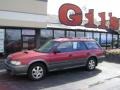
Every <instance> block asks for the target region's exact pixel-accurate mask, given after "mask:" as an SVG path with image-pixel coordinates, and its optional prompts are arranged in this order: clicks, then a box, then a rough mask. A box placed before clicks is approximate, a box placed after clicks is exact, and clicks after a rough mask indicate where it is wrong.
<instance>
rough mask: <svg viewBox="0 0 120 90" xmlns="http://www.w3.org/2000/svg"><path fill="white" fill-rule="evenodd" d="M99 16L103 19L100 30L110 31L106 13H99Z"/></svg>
mask: <svg viewBox="0 0 120 90" xmlns="http://www.w3.org/2000/svg"><path fill="white" fill-rule="evenodd" d="M98 15H99V17H100V18H101V24H100V25H99V26H98V28H101V29H108V27H107V26H106V19H105V12H101V13H98Z"/></svg>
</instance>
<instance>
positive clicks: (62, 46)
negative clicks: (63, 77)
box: [5, 38, 105, 80]
mask: <svg viewBox="0 0 120 90" xmlns="http://www.w3.org/2000/svg"><path fill="white" fill-rule="evenodd" d="M104 57H105V55H104V50H103V49H102V48H101V47H100V45H99V44H98V43H97V42H96V41H95V40H93V39H85V38H58V39H53V40H50V41H48V42H47V43H46V44H44V45H43V46H42V47H41V48H40V49H36V50H28V51H21V52H17V53H14V54H11V55H9V56H8V57H7V59H6V60H5V67H6V70H7V71H8V72H9V73H11V74H13V75H18V74H26V75H28V77H29V78H30V79H32V80H40V79H42V78H43V77H44V76H45V75H46V73H47V72H49V71H54V70H60V69H68V68H75V67H80V66H85V67H86V69H87V70H89V71H92V70H94V69H95V67H96V66H97V65H98V63H99V62H102V61H103V59H104Z"/></svg>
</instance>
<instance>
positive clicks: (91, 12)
mask: <svg viewBox="0 0 120 90" xmlns="http://www.w3.org/2000/svg"><path fill="white" fill-rule="evenodd" d="M85 17H86V18H87V19H88V23H87V24H85V27H89V28H96V27H97V25H95V24H94V10H93V9H90V10H89V13H86V14H85Z"/></svg>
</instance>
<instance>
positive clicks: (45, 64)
mask: <svg viewBox="0 0 120 90" xmlns="http://www.w3.org/2000/svg"><path fill="white" fill-rule="evenodd" d="M38 63H40V64H43V65H44V66H45V68H46V70H47V71H48V65H47V63H46V62H45V61H43V60H34V61H32V62H30V63H29V66H28V70H29V68H30V67H31V66H32V65H33V64H38Z"/></svg>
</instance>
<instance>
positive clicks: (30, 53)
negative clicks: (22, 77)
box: [8, 50, 47, 60]
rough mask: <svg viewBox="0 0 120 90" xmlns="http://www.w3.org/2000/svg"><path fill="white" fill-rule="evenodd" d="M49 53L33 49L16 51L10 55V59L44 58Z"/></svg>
mask: <svg viewBox="0 0 120 90" xmlns="http://www.w3.org/2000/svg"><path fill="white" fill-rule="evenodd" d="M46 55H47V54H46V53H41V52H36V51H33V50H27V51H21V52H16V53H13V54H11V55H9V56H8V58H9V59H10V60H23V59H24V60H25V59H37V58H44V57H45V56H46Z"/></svg>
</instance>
